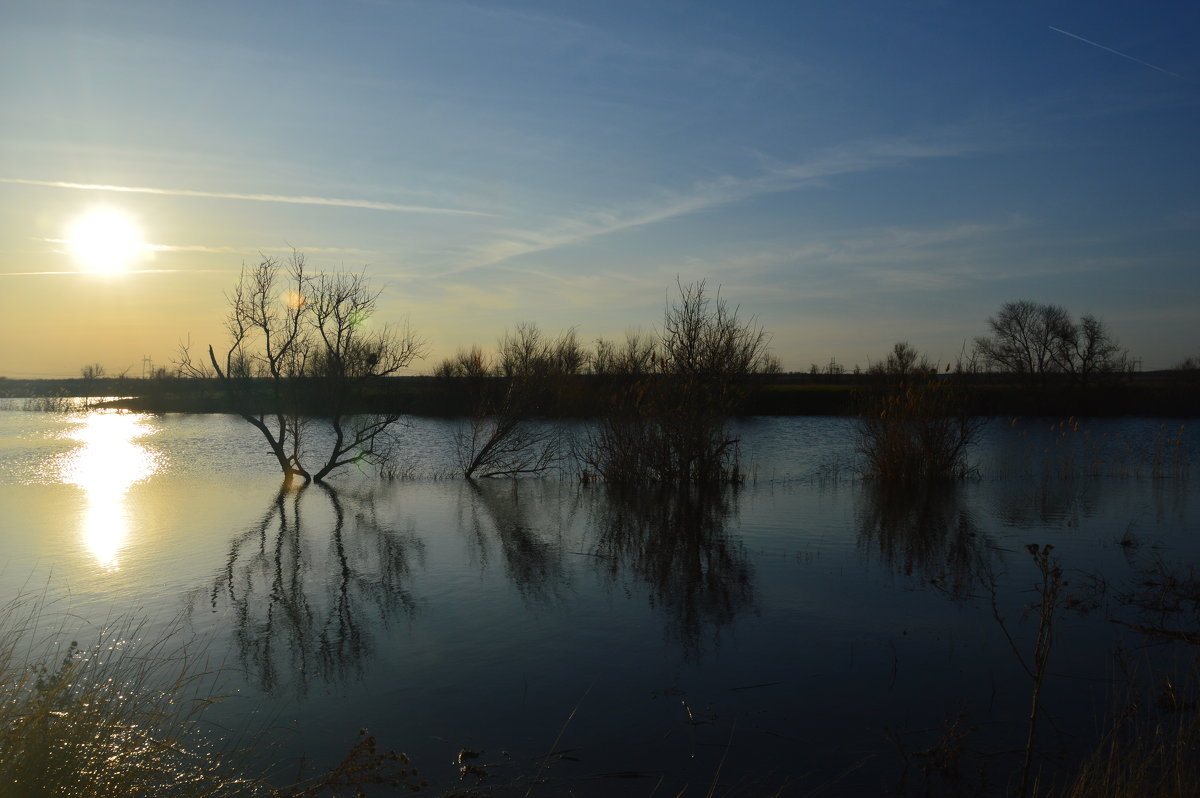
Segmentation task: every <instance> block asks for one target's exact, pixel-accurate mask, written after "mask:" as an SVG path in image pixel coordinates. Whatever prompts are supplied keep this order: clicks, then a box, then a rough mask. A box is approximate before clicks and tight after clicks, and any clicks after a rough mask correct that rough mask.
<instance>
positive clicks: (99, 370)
mask: <svg viewBox="0 0 1200 798" xmlns="http://www.w3.org/2000/svg"><path fill="white" fill-rule="evenodd" d="M79 376H80V377H83V378H84V379H85V380H98V379H101V378H102V377H104V376H105V375H104V366H102V365H100V364H99V363H89V364H88V365H86V366H84V367H83V368H81V369H80V370H79Z"/></svg>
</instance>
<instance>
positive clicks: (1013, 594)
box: [0, 402, 1200, 796]
mask: <svg viewBox="0 0 1200 798" xmlns="http://www.w3.org/2000/svg"><path fill="white" fill-rule="evenodd" d="M19 408H20V403H18V402H10V403H8V404H7V405H5V406H4V408H3V409H0V507H2V508H3V518H4V524H3V530H2V531H0V535H3V542H2V545H3V553H4V560H3V562H4V564H3V570H2V572H0V591H2V595H4V596H6V597H10V598H11V597H16V596H18V595H27V594H30V593H33V594H41V595H43V596H44V600H45V601H46V603H47V605H48V606H49V607H51V608H53V610H54V611H55V612H60V613H68V614H69V616H70V617H71V618H72V619H73V621H72V622H73V623H76V624H77V626H76V627H73V628H70V629H68V630H66V632H65V633H67V634H72V635H74V634H80V635H84V636H86V635H87V634H88V633H89V630H94V629H96V628H98V627H99V626H101V625H103V624H104V623H105V621H106V619H111V618H113V617H117V616H120V615H123V614H127V613H134V614H136V615H137V616H139V617H142V618H144V619H145V621H146V625H145V627H144V629H143V633H144V634H147V635H152V634H154V633H155V632H156V631H161V630H166V629H169V628H171V627H172V624H178V623H182V624H184V625H185V627H186V629H187V630H188V633H189V634H195V635H196V636H197V637H198V638H200V639H201V640H202V641H203V644H204V646H205V647H206V648H205V650H206V652H207V656H208V658H209V660H210V661H211V662H213V663H216V664H220V665H221V666H222V668H223V670H222V671H221V677H220V678H221V690H222V692H224V693H228V694H229V695H230V698H229V699H228V700H226V701H223V702H222V703H220V704H218V705H217V706H216V707H215V708H214V709H213V711H212V712H211V713H210V720H211V721H212V723H213V724H214V729H218V728H221V727H226V728H229V729H233V730H235V732H236V730H238V729H247V728H261V727H263V726H266V727H269V728H271V729H273V730H274V729H279V730H283V732H286V733H285V734H284V736H283V737H282V742H281V743H280V748H279V749H278V755H279V756H281V757H283V758H285V759H289V761H290V760H292V759H297V758H299V757H301V756H304V757H305V758H306V761H308V762H310V763H313V764H314V765H317V766H327V765H329V764H332V763H333V762H336V761H337V760H338V759H339V758H340V757H341V755H342V754H344V753H345V751H346V750H347V748H348V747H349V745H350V744H351V743H352V742H353V740H354V738H355V734H356V732H357V730H358V729H359V728H361V727H367V728H369V729H370V730H371V732H372V733H374V734H375V735H376V737H377V738H378V739H379V742H380V744H381V745H383V746H385V747H389V748H395V749H398V750H403V751H406V752H407V753H408V754H409V755H410V756H411V757H412V759H413V763H414V765H416V766H417V767H418V768H419V769H420V770H421V771H422V773H423V775H425V776H426V777H427V778H429V779H430V780H431V781H432V782H433V784H434V787H436V788H438V789H440V790H448V789H454V788H465V787H480V788H482V789H488V790H496V791H497V792H500V793H502V794H507V793H506V790H507V791H509V792H512V793H513V794H522V795H523V794H526V792H527V791H530V792H531V794H534V795H562V794H568V793H569V794H574V795H612V794H628V795H639V796H642V795H676V794H677V793H678V792H679V791H680V789H682V788H683V787H684V786H689V789H690V791H691V792H690V793H689V794H692V793H700V792H705V791H707V790H708V789H709V787H710V786H711V785H714V784H715V785H718V786H719V789H718V794H723V795H765V794H775V793H777V792H780V791H782V794H785V795H793V794H794V795H810V794H821V795H860V794H888V793H896V792H899V793H906V792H912V793H914V794H915V793H917V792H919V791H920V790H921V789H923V788H924V785H926V784H928V783H932V782H936V781H937V780H938V779H940V778H942V775H941V771H948V770H949V767H950V766H949V765H947V764H946V763H945V762H941V761H940V760H938V762H937V763H935V759H936V757H934V756H933V755H926V756H922V755H921V752H922V751H927V750H928V749H931V748H934V747H936V746H935V744H936V743H938V741H939V740H943V739H945V740H950V741H951V742H952V743H954V744H955V745H956V746H959V747H961V748H962V749H963V753H962V764H961V769H962V771H963V773H964V774H965V776H964V778H968V779H970V778H976V777H977V772H978V769H979V766H980V764H982V765H983V766H985V767H986V768H987V773H988V774H989V775H988V777H987V778H988V779H989V781H988V785H990V786H991V787H992V788H993V789H994V790H996V791H997V792H998V793H1000V794H1003V791H1004V787H1005V785H1006V784H1010V783H1011V782H1012V780H1013V779H1014V778H1015V775H1014V774H1017V773H1018V771H1019V768H1020V756H1019V755H1018V754H1017V753H1015V752H1018V751H1021V750H1022V749H1023V748H1024V745H1025V735H1026V724H1027V715H1028V712H1029V705H1030V692H1031V686H1032V683H1031V679H1030V677H1029V676H1028V675H1027V674H1026V672H1025V670H1023V667H1022V662H1021V659H1019V658H1018V653H1019V654H1020V656H1021V657H1024V658H1025V659H1027V660H1029V659H1031V658H1032V653H1033V646H1034V637H1035V634H1036V632H1037V629H1038V614H1037V605H1038V603H1039V600H1040V599H1039V594H1038V593H1037V592H1036V591H1035V590H1034V589H1033V588H1034V586H1035V585H1036V584H1038V583H1039V581H1040V579H1041V576H1040V572H1039V570H1038V568H1037V567H1036V565H1035V563H1034V560H1033V557H1032V556H1031V555H1030V553H1029V552H1028V551H1026V546H1027V545H1029V544H1038V545H1046V544H1050V545H1053V546H1054V550H1053V555H1054V556H1055V557H1057V558H1058V560H1059V561H1060V562H1061V565H1062V567H1063V569H1064V574H1065V576H1064V578H1065V581H1066V585H1065V586H1064V587H1063V589H1062V597H1061V599H1060V601H1059V609H1058V612H1057V613H1056V615H1055V621H1054V645H1053V649H1052V650H1051V654H1050V659H1049V666H1048V676H1047V678H1046V682H1045V686H1044V688H1043V696H1042V699H1043V702H1044V706H1043V709H1042V712H1043V717H1044V721H1043V722H1042V723H1041V725H1040V727H1039V744H1038V759H1037V762H1038V766H1039V767H1040V768H1041V769H1042V772H1043V773H1045V774H1047V777H1048V778H1049V777H1050V776H1051V775H1052V774H1053V773H1054V772H1056V769H1058V768H1061V767H1062V762H1063V761H1069V760H1070V758H1071V757H1074V756H1078V755H1080V754H1082V753H1086V752H1087V751H1089V750H1091V748H1092V746H1093V744H1094V741H1095V739H1096V735H1097V732H1098V731H1102V730H1103V728H1104V722H1105V721H1104V717H1105V715H1106V713H1108V712H1109V711H1111V710H1112V709H1114V707H1115V706H1116V703H1115V702H1117V701H1119V700H1120V695H1121V694H1122V691H1124V690H1126V689H1128V688H1129V683H1130V680H1131V679H1132V680H1133V684H1134V687H1135V688H1145V689H1147V690H1149V689H1151V688H1152V687H1153V686H1154V685H1155V684H1156V681H1155V680H1156V679H1158V678H1159V675H1160V674H1162V673H1170V672H1173V671H1172V670H1171V669H1172V668H1175V667H1177V665H1178V663H1180V662H1183V661H1185V659H1186V657H1187V656H1188V654H1189V653H1190V652H1189V651H1188V647H1187V646H1183V645H1181V644H1165V643H1163V642H1161V641H1160V640H1158V639H1156V638H1152V637H1148V636H1146V635H1145V634H1144V633H1142V632H1139V631H1137V630H1134V629H1131V628H1130V627H1129V626H1127V625H1122V624H1121V623H1114V622H1113V621H1114V619H1115V620H1117V621H1124V622H1125V623H1126V624H1141V625H1143V626H1145V625H1148V624H1149V623H1150V620H1154V621H1155V622H1159V621H1161V622H1162V623H1161V625H1163V626H1172V624H1175V625H1178V623H1177V622H1182V621H1180V619H1178V618H1175V617H1174V616H1171V617H1170V619H1167V620H1164V619H1165V618H1166V616H1164V615H1161V614H1160V615H1155V616H1154V618H1153V619H1149V620H1148V618H1149V616H1148V613H1149V612H1150V610H1148V609H1145V608H1142V609H1139V608H1138V607H1137V606H1134V604H1133V603H1132V599H1133V598H1134V596H1133V595H1132V594H1134V593H1136V592H1137V590H1138V586H1139V585H1141V586H1145V584H1147V580H1148V579H1151V577H1150V576H1148V575H1153V574H1155V573H1157V574H1159V575H1160V576H1161V574H1162V573H1163V572H1164V571H1165V570H1168V569H1172V568H1176V569H1179V568H1189V567H1190V565H1191V564H1193V563H1196V562H1197V561H1198V560H1197V555H1198V554H1200V541H1198V540H1197V534H1196V532H1197V530H1198V529H1200V524H1198V523H1197V522H1198V521H1200V513H1198V509H1197V502H1196V500H1195V498H1194V495H1195V490H1194V489H1195V487H1196V486H1195V477H1194V475H1193V474H1192V473H1191V471H1190V468H1189V465H1190V463H1191V462H1194V461H1195V457H1196V454H1197V452H1196V447H1195V445H1194V443H1193V442H1192V441H1191V440H1190V439H1189V438H1188V432H1187V429H1186V423H1187V422H1185V421H1183V420H1165V421H1164V420H1161V419H1121V420H1112V419H1107V420H1075V419H1069V420H1064V419H1053V420H1051V419H1017V420H1014V419H992V420H991V422H990V423H989V424H988V426H987V427H986V428H985V431H984V435H983V437H982V439H981V441H980V442H979V444H978V445H977V446H976V448H975V451H974V452H973V459H974V461H975V462H976V463H977V464H978V466H979V471H980V474H979V477H978V478H977V479H974V480H971V481H968V482H966V483H965V484H963V485H961V486H959V487H958V488H957V489H955V490H951V491H936V492H921V493H920V494H919V495H897V494H895V493H889V492H886V491H880V490H878V489H876V488H874V487H872V486H870V485H868V484H864V483H863V482H862V481H861V480H858V479H857V478H856V477H855V476H854V469H855V466H856V462H857V460H856V455H855V452H854V423H853V421H852V420H849V419H843V418H757V419H746V420H743V421H739V422H738V423H737V425H736V428H737V431H738V435H739V436H740V438H741V451H742V455H743V461H744V463H745V464H746V465H748V467H749V468H748V473H749V475H750V476H749V478H748V480H747V482H746V484H745V485H744V486H742V487H740V488H737V489H728V490H724V491H716V492H714V493H710V494H706V495H703V496H701V495H698V494H696V493H691V492H685V493H683V494H679V493H674V494H670V493H665V492H654V491H645V492H640V493H630V492H617V491H613V490H609V489H607V488H605V487H603V486H597V485H580V484H579V483H578V482H577V481H576V480H574V479H573V478H571V476H570V474H569V473H564V474H562V475H559V476H555V477H548V478H541V479H524V480H519V481H508V480H503V481H484V482H479V483H469V482H465V481H463V480H461V479H454V478H449V477H448V476H447V474H449V473H450V472H451V471H452V469H453V457H452V453H453V444H452V443H451V440H452V435H453V432H454V430H455V429H456V424H455V423H454V422H450V421H440V420H429V419H412V421H411V427H410V428H409V429H408V430H406V436H407V437H406V440H407V441H408V443H407V445H406V449H405V457H406V465H407V473H409V474H411V477H410V478H406V479H402V480H392V481H383V480H380V479H378V478H376V477H374V476H372V475H370V474H366V473H355V472H353V471H349V472H346V473H343V474H341V475H340V476H338V477H337V478H335V479H334V480H333V481H332V488H333V489H332V490H325V489H322V488H321V487H311V488H308V489H305V490H300V491H290V492H287V491H284V492H281V491H280V484H279V483H280V480H279V477H278V475H277V473H276V471H275V470H274V469H275V468H276V466H275V465H274V462H273V460H272V458H271V457H270V455H269V452H268V451H267V449H266V447H265V446H264V445H263V444H262V443H261V441H260V439H258V438H257V437H256V436H257V432H255V431H254V430H253V429H251V428H250V427H249V426H248V425H246V424H245V423H244V422H241V421H240V420H238V419H236V418H233V417H229V416H220V415H195V416H189V415H163V416H153V415H144V414H134V413H123V412H112V411H96V410H79V411H76V412H28V411H23V410H21V409H19ZM583 429H584V427H583V426H582V425H577V426H576V429H575V431H576V432H579V431H581V430H583ZM1151 581H1152V579H1151ZM1143 603H1144V602H1143ZM1159 609H1161V607H1160V608H1159ZM1184 621H1186V618H1185V619H1184ZM1191 621H1192V623H1193V626H1194V624H1195V617H1194V615H1193V616H1192V617H1191ZM1006 631H1007V634H1006ZM1010 636H1011V641H1012V642H1011V643H1010ZM1128 674H1134V676H1129V675H1128ZM960 716H961V718H962V721H961V723H958V725H955V722H956V719H958V718H959V717H960ZM968 732H969V734H968ZM960 743H961V745H959V744H960ZM464 748H466V749H469V750H471V751H478V752H481V755H480V757H479V758H478V759H474V760H471V761H472V762H473V763H477V766H478V768H479V771H480V772H478V773H471V774H467V775H466V776H464V777H462V780H461V781H460V773H459V766H458V763H457V761H456V757H457V754H458V752H459V751H460V750H461V749H464ZM1006 752H1007V753H1006ZM1064 758H1065V759H1064ZM935 764H937V766H935ZM939 768H940V770H939ZM534 781H536V782H537V783H534Z"/></svg>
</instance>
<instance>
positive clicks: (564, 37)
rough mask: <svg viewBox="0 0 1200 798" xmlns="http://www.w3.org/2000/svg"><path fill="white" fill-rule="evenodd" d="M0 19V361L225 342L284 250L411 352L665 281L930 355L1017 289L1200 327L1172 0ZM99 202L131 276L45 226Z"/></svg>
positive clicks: (240, 10)
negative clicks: (355, 289) (417, 336)
mask: <svg viewBox="0 0 1200 798" xmlns="http://www.w3.org/2000/svg"><path fill="white" fill-rule="evenodd" d="M0 14H2V15H3V21H4V24H3V25H2V26H0V75H3V79H2V81H0V130H2V131H3V132H2V133H0V211H2V213H0V342H2V344H3V345H2V346H0V374H6V375H8V376H37V375H46V376H50V375H55V374H62V375H73V374H76V373H77V372H78V369H79V366H80V365H82V364H83V363H90V362H94V361H98V362H101V363H103V364H105V365H106V367H107V368H109V369H110V370H120V369H122V368H124V367H126V366H127V365H129V364H130V363H137V364H139V368H140V361H141V358H142V356H143V355H147V354H148V355H151V356H152V357H154V359H155V361H156V362H158V363H166V362H167V361H169V359H170V358H171V356H172V354H173V352H174V350H175V347H176V344H177V342H178V341H179V340H181V339H183V338H185V337H187V336H188V335H190V336H191V338H192V340H193V341H198V342H201V343H207V342H208V341H217V340H219V339H220V335H221V331H220V326H219V325H220V318H221V314H222V310H223V300H222V291H223V290H225V289H226V288H227V287H228V286H229V285H230V283H231V282H232V280H233V279H235V278H236V274H237V271H238V269H239V267H240V266H241V264H242V263H243V262H253V261H255V260H256V259H257V258H258V253H260V252H267V253H279V252H285V251H287V249H288V248H289V247H296V248H298V249H301V250H303V251H305V252H306V253H307V254H308V258H309V262H310V265H313V266H316V267H321V268H328V267H335V266H341V267H345V268H352V269H360V268H362V267H363V266H366V267H367V268H368V273H369V274H371V275H373V277H374V278H375V279H376V280H377V281H379V282H380V283H383V284H386V286H387V287H386V293H385V297H386V302H385V306H384V310H383V314H382V316H384V317H386V318H399V317H401V316H407V317H408V318H409V320H410V321H411V323H412V325H413V326H414V327H415V328H416V329H417V330H418V331H420V332H421V333H423V334H424V335H425V336H426V337H427V338H428V339H429V340H430V343H431V345H432V348H433V357H432V358H431V361H430V362H428V363H427V364H425V366H426V367H427V368H428V367H431V366H432V365H433V362H432V361H434V360H436V358H437V357H438V356H441V355H445V354H448V353H450V352H452V351H453V350H454V348H455V347H457V346H460V345H464V344H470V343H473V342H478V343H481V344H484V345H487V344H490V343H492V342H493V341H494V340H495V338H496V336H497V335H498V334H499V333H500V332H502V331H503V330H504V329H505V328H506V327H511V326H512V325H514V324H515V323H516V322H518V321H523V320H531V321H536V322H538V323H539V324H541V325H542V326H543V327H544V328H546V329H548V330H551V331H558V330H562V329H566V328H568V327H572V326H574V327H576V328H577V330H578V333H579V334H580V335H581V337H583V338H584V339H591V338H595V337H597V336H612V335H620V334H621V333H622V332H623V331H624V330H625V329H626V328H628V327H633V326H641V327H643V328H650V327H652V326H653V325H654V324H655V323H656V322H657V321H658V319H659V318H660V317H661V312H662V306H663V302H664V299H665V298H666V297H668V296H669V294H670V290H671V287H672V286H673V284H674V282H675V280H676V278H677V277H678V278H679V279H681V280H683V281H684V282H691V281H694V280H699V279H705V280H707V281H708V283H709V285H710V286H714V287H715V286H718V285H719V286H721V293H722V296H724V297H725V298H726V299H727V300H728V301H730V302H732V303H735V304H737V305H739V306H740V307H741V309H742V312H743V313H744V314H746V315H755V316H757V317H758V319H759V321H761V323H762V324H763V325H764V326H765V327H767V328H768V329H769V330H770V331H772V333H773V335H774V348H775V351H776V353H777V354H778V355H779V357H780V358H781V360H782V361H783V363H784V366H785V367H786V368H789V369H795V370H805V369H807V368H808V366H809V364H810V363H812V362H817V363H826V362H828V360H829V359H830V358H831V357H835V358H837V359H838V361H839V362H841V363H843V364H845V365H847V366H852V365H853V364H855V363H858V364H861V365H863V366H865V365H867V363H868V362H869V361H870V360H873V359H879V358H881V357H883V356H884V355H885V354H886V352H887V350H888V349H889V348H890V346H891V344H892V343H893V342H895V341H897V340H908V341H910V342H911V343H913V344H914V345H915V346H917V347H918V348H920V349H922V350H925V351H928V352H929V353H930V354H931V355H932V356H933V357H935V358H938V359H941V360H943V361H945V360H946V359H949V358H953V357H954V356H955V355H957V354H958V352H959V351H960V349H961V347H962V346H963V345H964V342H968V343H969V341H970V340H971V339H972V338H973V337H974V336H977V335H980V334H983V333H984V332H985V331H986V319H987V317H988V316H989V315H990V314H992V313H994V312H995V310H996V309H997V308H998V307H999V305H1000V304H1001V303H1002V302H1004V301H1006V300H1010V299H1022V298H1029V299H1035V300H1038V301H1044V302H1054V303H1060V304H1063V305H1065V306H1066V307H1067V308H1068V309H1069V310H1071V311H1072V312H1073V313H1075V314H1076V315H1078V314H1081V313H1084V312H1092V313H1095V314H1097V315H1099V316H1100V317H1101V318H1103V319H1105V320H1106V321H1107V322H1108V323H1109V324H1110V326H1111V328H1112V330H1113V332H1114V333H1115V334H1116V335H1117V337H1118V338H1119V339H1120V340H1121V341H1122V342H1123V343H1124V344H1125V345H1127V346H1128V347H1129V348H1130V350H1131V352H1132V354H1134V355H1135V356H1137V357H1140V358H1141V359H1142V361H1143V364H1144V366H1145V367H1146V368H1154V367H1164V366H1169V365H1171V364H1173V363H1175V362H1178V361H1179V360H1182V359H1183V358H1184V357H1186V356H1188V355H1194V354H1197V353H1198V352H1200V313H1197V310H1196V305H1197V299H1198V297H1200V269H1198V268H1197V265H1198V264H1197V253H1198V252H1200V246H1198V245H1200V192H1198V191H1197V177H1198V172H1200V168H1198V166H1197V164H1198V163H1200V158H1197V155H1196V152H1195V151H1196V146H1197V145H1196V142H1197V141H1200V124H1198V122H1200V48H1198V47H1197V46H1196V45H1197V41H1198V39H1200V6H1195V5H1193V4H1184V3H1170V4H1167V3H1161V4H1158V3H1155V4H1147V3H1097V2H1087V3H1084V2H1062V3H1012V2H1006V3H959V4H954V3H941V2H927V3H896V2H886V3H884V2H881V3H855V2H844V3H836V4H833V3H830V4H819V5H818V4H806V3H795V2H792V3H738V4H734V3H723V2H713V3H682V2H662V3H644V2H643V3H620V2H606V3H569V2H555V3H536V2H530V3H518V2H503V3H454V2H437V3H418V2H412V3H410V2H391V1H390V0H375V1H373V2H339V3H315V2H310V3H304V2H300V3H274V2H236V3H234V2H226V3H223V2H205V3H186V2H146V3H140V2H109V3H66V2H57V1H56V0H42V1H41V2H19V1H18V2H10V3H8V4H6V5H5V7H4V10H3V11H2V12H0ZM93 186H113V187H122V188H138V189H152V190H153V191H111V190H98V189H96V188H88V187H93ZM100 205H102V206H105V207H108V208H110V209H115V210H116V211H118V212H119V213H122V214H126V215H127V216H128V217H129V218H131V219H133V220H135V221H136V223H137V226H138V228H139V229H140V231H141V235H142V236H143V238H144V243H145V244H147V245H149V246H150V247H151V248H152V249H149V250H147V254H146V256H145V257H142V258H140V259H139V261H138V262H137V263H136V264H130V265H129V266H128V268H126V269H125V270H124V271H123V273H121V274H118V275H112V274H103V275H98V274H93V273H82V272H84V271H85V270H83V269H81V268H80V267H79V264H78V263H77V262H76V259H75V257H74V256H73V255H72V254H71V253H70V251H69V248H68V247H67V246H66V245H65V243H64V238H65V235H66V234H65V233H64V232H63V231H64V230H65V229H67V228H68V227H69V226H70V223H71V220H72V219H73V218H76V217H78V216H79V215H80V214H83V213H85V212H87V211H88V210H89V209H90V208H93V207H96V206H100ZM137 370H138V369H137V368H135V369H134V373H136V372H137Z"/></svg>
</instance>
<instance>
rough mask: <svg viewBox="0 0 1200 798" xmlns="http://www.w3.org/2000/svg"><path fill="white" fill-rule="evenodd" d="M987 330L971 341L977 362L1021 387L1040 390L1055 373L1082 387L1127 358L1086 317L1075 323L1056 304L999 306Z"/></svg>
mask: <svg viewBox="0 0 1200 798" xmlns="http://www.w3.org/2000/svg"><path fill="white" fill-rule="evenodd" d="M988 326H989V327H990V328H991V331H992V334H991V336H987V337H981V338H976V339H975V352H976V354H977V356H978V357H979V359H980V360H982V361H983V363H984V364H985V365H987V366H989V367H991V368H993V369H996V370H999V371H1004V372H1008V373H1010V374H1013V375H1016V376H1017V377H1018V378H1020V379H1022V380H1025V381H1027V382H1040V383H1041V384H1043V385H1045V384H1046V381H1047V378H1048V376H1049V375H1050V374H1055V373H1058V374H1064V375H1066V376H1067V377H1068V378H1069V379H1070V380H1071V382H1073V383H1076V384H1079V385H1084V386H1086V385H1087V384H1088V383H1089V382H1090V381H1092V380H1093V379H1095V377H1096V376H1097V375H1100V374H1113V373H1118V372H1121V371H1123V370H1125V369H1126V367H1127V366H1126V364H1127V361H1128V355H1127V354H1126V353H1125V352H1124V350H1122V349H1121V347H1120V345H1119V344H1118V343H1117V342H1116V340H1115V339H1114V338H1113V337H1112V334H1111V333H1110V332H1109V330H1108V327H1107V325H1105V324H1104V323H1103V322H1102V321H1100V320H1099V319H1097V318H1096V317H1095V316H1093V315H1091V314H1085V315H1084V316H1082V317H1081V318H1080V320H1079V323H1078V324H1076V323H1075V322H1073V321H1072V320H1071V316H1070V314H1069V313H1067V311H1066V309H1065V308H1063V307H1062V306H1060V305H1045V304H1041V303H1038V302H1032V301H1029V300H1021V301H1018V302H1006V303H1004V305H1002V306H1001V307H1000V311H999V313H997V314H996V315H995V316H992V317H990V318H988Z"/></svg>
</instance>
